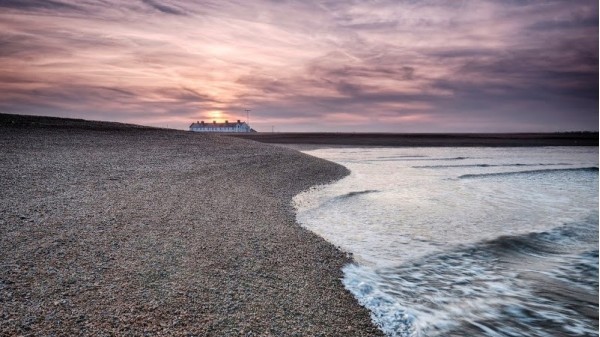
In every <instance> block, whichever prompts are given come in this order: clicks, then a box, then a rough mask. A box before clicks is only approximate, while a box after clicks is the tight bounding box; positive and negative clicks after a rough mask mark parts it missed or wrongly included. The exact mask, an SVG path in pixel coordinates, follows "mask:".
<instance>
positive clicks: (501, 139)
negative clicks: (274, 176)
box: [231, 132, 598, 149]
mask: <svg viewBox="0 0 600 337" xmlns="http://www.w3.org/2000/svg"><path fill="white" fill-rule="evenodd" d="M231 136H233V137H238V138H242V139H249V140H254V141H257V142H261V143H273V144H301V145H304V146H303V147H302V146H300V147H298V148H300V149H303V148H304V149H309V148H310V147H307V146H306V145H311V146H316V147H323V146H386V147H387V146H392V147H532V146H598V132H564V133H455V134H453V133H445V134H437V133H430V134H428V133H414V134H411V133H403V134H393V133H253V134H231Z"/></svg>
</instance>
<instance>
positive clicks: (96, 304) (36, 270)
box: [0, 115, 380, 336]
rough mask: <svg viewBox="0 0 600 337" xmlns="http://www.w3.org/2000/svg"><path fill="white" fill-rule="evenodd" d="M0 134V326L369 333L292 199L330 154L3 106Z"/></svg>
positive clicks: (335, 174)
mask: <svg viewBox="0 0 600 337" xmlns="http://www.w3.org/2000/svg"><path fill="white" fill-rule="evenodd" d="M0 142H1V144H2V147H0V186H1V192H2V198H1V199H0V303H1V305H0V335H7V336H10V335H95V336H104V335H132V336H135V335H144V334H146V335H164V336H177V335H186V336H372V335H380V332H379V331H378V330H377V329H376V328H375V327H374V326H373V325H372V323H371V321H370V318H369V313H368V312H367V310H366V309H364V308H362V307H360V306H359V305H358V304H357V302H356V300H355V299H354V298H353V297H352V296H351V295H350V293H348V292H347V291H346V290H345V289H344V288H343V286H342V284H341V281H340V278H341V277H342V273H341V267H342V266H343V265H345V264H346V263H348V262H349V261H350V259H349V258H348V257H347V256H345V254H344V253H342V252H341V251H339V250H338V249H336V248H335V247H333V246H332V245H330V244H329V243H327V242H326V241H324V240H323V239H322V238H320V237H318V236H317V235H314V234H312V233H311V232H309V231H307V230H305V229H303V228H302V227H300V226H299V225H298V224H297V223H296V222H295V216H294V210H293V208H292V207H291V205H290V200H291V198H292V197H293V196H294V195H295V194H297V193H298V192H300V191H302V190H304V189H306V188H308V187H310V186H313V185H315V184H321V183H326V182H329V181H331V180H335V179H339V178H341V177H343V176H345V175H346V174H348V171H347V170H346V169H345V168H343V167H342V166H339V165H337V164H334V163H331V162H327V161H324V160H321V159H317V158H314V157H310V156H307V155H304V154H302V153H299V152H296V151H293V150H290V149H286V148H282V147H275V146H272V145H267V144H260V143H256V142H251V141H246V140H241V139H236V138H230V137H226V136H219V135H203V134H193V133H190V132H183V131H173V130H161V129H152V128H144V127H137V126H131V125H124V124H113V123H106V122H88V121H81V120H61V119H53V118H46V117H25V116H14V115H0Z"/></svg>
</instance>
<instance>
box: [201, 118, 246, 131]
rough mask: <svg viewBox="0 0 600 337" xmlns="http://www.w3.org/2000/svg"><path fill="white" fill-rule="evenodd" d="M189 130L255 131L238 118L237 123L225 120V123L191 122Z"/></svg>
mask: <svg viewBox="0 0 600 337" xmlns="http://www.w3.org/2000/svg"><path fill="white" fill-rule="evenodd" d="M190 131H194V132H256V131H254V130H252V128H251V127H250V125H248V124H247V123H246V122H240V120H239V119H238V121H237V123H229V121H225V123H217V122H216V121H213V122H212V123H204V121H200V122H196V123H192V124H191V125H190Z"/></svg>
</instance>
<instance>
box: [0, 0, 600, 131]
mask: <svg viewBox="0 0 600 337" xmlns="http://www.w3.org/2000/svg"><path fill="white" fill-rule="evenodd" d="M111 1H112V0H109V1H104V2H80V1H74V0H61V1H57V0H55V1H37V0H24V1H0V9H1V10H0V29H1V30H2V33H1V34H0V43H1V45H2V47H1V49H0V90H1V92H2V95H0V112H5V113H20V114H34V115H35V114H37V115H51V116H62V117H77V118H88V119H96V120H112V121H122V122H129V123H138V124H145V125H156V126H166V125H169V127H176V128H181V129H185V128H186V127H187V125H188V124H189V123H190V122H192V121H196V120H207V121H208V120H211V121H212V120H218V121H224V120H225V119H229V120H237V119H241V120H245V119H246V113H245V112H244V110H245V109H251V110H252V111H251V115H250V119H251V123H252V125H253V127H254V128H256V129H257V130H259V131H261V130H265V131H266V130H270V129H271V126H272V125H275V126H276V128H277V129H278V130H280V131H384V132H486V131H496V132H497V131H499V132H505V131H570V130H597V129H598V1H591V0H582V1H576V2H569V1H558V0H552V1H492V0H482V1H466V0H465V1H462V0H461V1H441V0H439V1H437V0H436V1H392V0H377V1H369V2H366V1H336V0H333V1H285V2H273V1H269V0H259V1H251V2H248V1H239V0H225V1H212V0H205V1H186V0H169V1H161V2H158V1H154V0H142V1H131V2H130V1H128V2H120V1H115V2H114V3H111Z"/></svg>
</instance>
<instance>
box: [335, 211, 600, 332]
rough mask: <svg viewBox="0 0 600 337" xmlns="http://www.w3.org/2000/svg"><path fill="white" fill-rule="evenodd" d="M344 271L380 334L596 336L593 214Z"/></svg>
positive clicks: (595, 227)
mask: <svg viewBox="0 0 600 337" xmlns="http://www.w3.org/2000/svg"><path fill="white" fill-rule="evenodd" d="M344 275H345V277H344V280H343V282H344V285H345V286H346V288H347V289H348V290H350V291H351V292H352V293H353V294H354V295H355V296H356V297H357V299H358V300H359V302H360V303H361V304H362V305H363V306H365V307H367V308H369V309H370V310H371V312H372V319H373V321H374V322H375V323H376V324H377V325H378V326H380V327H381V329H382V330H383V331H384V332H385V333H386V334H387V335H388V336H393V337H396V336H400V337H407V336H411V337H412V336H528V337H529V336H531V337H536V336H540V337H541V336H598V320H597V312H598V217H597V214H595V216H592V217H591V218H590V219H589V221H586V222H582V223H579V224H573V225H567V226H561V227H558V228H556V229H554V230H551V231H547V232H541V233H530V234H527V235H521V236H504V237H499V238H497V239H494V240H491V241H486V242H481V243H479V244H475V245H470V246H464V247H458V248H456V249H454V250H451V251H445V252H440V253H436V254H431V255H428V256H426V257H423V258H421V259H417V260H414V261H412V262H410V263H408V264H404V265H401V266H397V267H393V268H381V269H372V268H369V267H365V266H359V265H348V266H346V267H345V268H344Z"/></svg>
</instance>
